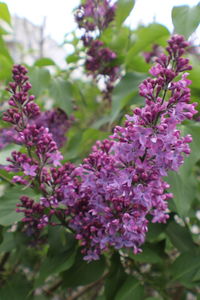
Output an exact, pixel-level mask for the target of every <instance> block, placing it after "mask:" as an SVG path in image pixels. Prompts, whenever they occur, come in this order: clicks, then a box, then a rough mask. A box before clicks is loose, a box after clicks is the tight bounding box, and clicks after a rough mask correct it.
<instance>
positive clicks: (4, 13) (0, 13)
mask: <svg viewBox="0 0 200 300" xmlns="http://www.w3.org/2000/svg"><path fill="white" fill-rule="evenodd" d="M0 19H2V20H4V21H5V22H6V23H8V24H9V25H11V17H10V13H9V10H8V6H7V5H6V4H5V3H2V2H0Z"/></svg>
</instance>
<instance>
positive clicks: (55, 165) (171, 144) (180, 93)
mask: <svg viewBox="0 0 200 300" xmlns="http://www.w3.org/2000/svg"><path fill="white" fill-rule="evenodd" d="M187 46H188V43H187V42H186V41H185V40H184V38H183V37H182V36H179V35H174V36H172V38H171V39H170V40H169V41H168V46H167V48H166V50H167V53H168V54H167V55H166V54H160V55H159V56H158V57H157V59H156V64H155V66H153V67H152V68H151V69H150V71H149V72H150V74H151V75H152V76H153V77H149V78H147V79H146V80H144V81H143V82H142V83H141V84H140V87H139V92H140V95H141V96H142V97H144V98H145V106H144V107H142V108H136V109H134V111H133V115H132V116H131V115H127V116H126V122H125V125H124V127H121V126H116V127H115V129H114V133H113V135H112V136H111V137H110V139H106V140H104V141H98V142H97V143H96V145H95V146H93V149H92V152H91V154H90V155H89V156H88V157H87V158H85V159H84V161H83V164H81V165H80V166H78V167H77V166H75V165H73V164H71V163H66V164H64V165H63V166H62V165H61V160H62V155H61V153H60V152H59V150H58V145H57V144H62V139H61V141H60V139H59V142H57V143H56V142H55V141H54V138H53V136H54V133H53V132H52V133H50V131H51V130H49V125H48V121H46V119H45V118H46V117H47V119H48V120H49V116H48V114H51V116H52V113H46V115H44V114H43V115H42V114H41V112H40V109H39V107H38V106H37V104H36V103H34V102H33V100H34V97H33V96H29V95H28V91H29V90H30V88H31V85H30V83H29V82H28V77H27V76H26V73H27V70H26V69H25V68H24V67H23V66H20V65H17V66H14V68H13V79H14V82H13V83H10V84H9V89H8V90H9V91H10V92H11V94H12V95H11V98H10V100H9V104H10V106H11V108H10V109H8V110H7V112H5V113H4V116H3V119H4V121H7V122H9V123H11V124H13V125H14V128H15V130H16V132H17V133H18V142H20V143H21V144H22V145H24V146H25V148H26V153H22V152H16V151H15V152H13V153H12V157H11V158H8V161H9V162H10V164H9V165H7V166H5V170H7V171H9V172H14V173H19V172H20V173H19V174H20V175H19V174H17V175H15V176H14V177H13V181H14V182H15V183H21V184H23V185H28V186H30V187H32V188H33V189H39V191H40V193H41V194H42V196H41V198H40V201H39V202H38V203H35V202H34V200H33V199H30V198H29V197H27V196H22V197H21V203H20V204H18V209H17V211H19V212H23V213H24V215H25V218H24V219H22V221H23V222H25V224H26V225H25V227H26V229H27V230H30V228H31V227H32V228H37V229H42V228H44V227H45V226H46V225H53V226H57V225H62V226H64V227H67V228H69V229H71V230H72V231H73V232H74V233H75V237H76V239H77V240H79V242H80V245H81V246H82V253H83V254H84V259H85V260H88V261H91V260H97V259H99V256H100V255H101V253H102V252H104V251H107V250H108V249H110V248H114V249H117V250H119V249H122V248H125V249H129V248H130V249H132V251H133V252H134V253H135V254H136V253H138V252H140V251H141V248H140V246H141V245H142V244H143V243H144V241H145V235H146V232H147V231H148V223H149V222H153V223H155V222H164V223H165V222H166V220H167V219H168V204H167V201H168V199H170V198H172V197H173V195H172V194H171V193H169V192H168V191H167V190H168V188H169V184H168V183H166V182H165V181H164V180H163V177H164V176H167V174H168V171H170V170H173V171H175V172H176V171H178V169H179V167H180V166H181V165H182V164H183V162H184V154H186V155H188V154H189V153H190V148H189V145H188V144H189V143H190V142H191V141H192V138H191V136H190V135H186V136H184V137H182V136H181V132H180V130H178V129H177V125H178V124H180V123H181V122H183V121H184V120H186V119H192V118H193V115H194V114H195V113H196V110H195V106H196V103H190V89H189V88H188V86H189V85H190V83H191V81H190V80H189V79H187V75H188V74H187V73H183V72H184V71H187V70H191V66H190V65H189V60H188V59H186V58H183V57H182V56H183V54H184V52H185V48H186V47H187ZM107 53H109V50H107ZM106 55H107V54H106ZM93 68H96V67H95V64H94V66H93ZM180 74H182V75H181V77H180V76H179V75H180ZM57 113H58V112H57ZM33 117H34V118H36V119H35V120H36V122H35V123H34V122H30V120H32V119H33ZM57 122H58V126H59V124H60V123H59V122H60V120H59V121H57ZM61 123H62V121H61ZM44 126H46V127H44ZM56 138H57V137H56ZM58 138H59V137H58ZM21 174H22V175H21ZM53 216H54V217H56V219H57V220H58V221H57V222H55V221H53V220H52V217H53Z"/></svg>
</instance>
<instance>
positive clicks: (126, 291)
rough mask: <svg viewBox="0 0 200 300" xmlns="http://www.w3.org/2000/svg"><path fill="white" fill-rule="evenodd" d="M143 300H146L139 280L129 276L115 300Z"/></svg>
mask: <svg viewBox="0 0 200 300" xmlns="http://www.w3.org/2000/svg"><path fill="white" fill-rule="evenodd" d="M133 299H134V300H141V299H144V289H143V286H142V285H141V284H140V283H139V281H138V280H137V279H135V278H134V277H133V276H130V275H129V276H128V278H127V279H126V281H125V282H124V283H123V285H122V286H121V288H120V289H119V291H118V293H117V295H116V297H115V300H133Z"/></svg>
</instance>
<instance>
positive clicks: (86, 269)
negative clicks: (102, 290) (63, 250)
mask: <svg viewBox="0 0 200 300" xmlns="http://www.w3.org/2000/svg"><path fill="white" fill-rule="evenodd" d="M104 269H105V260H104V258H103V257H102V258H101V259H100V260H97V261H92V262H90V263H88V262H86V261H84V260H83V257H82V255H80V254H79V253H78V254H77V256H76V261H75V263H74V265H73V266H72V267H71V268H70V269H69V270H67V271H65V272H63V275H62V276H63V279H64V286H65V287H75V286H78V285H86V284H89V283H90V282H93V281H96V280H97V279H98V278H99V277H101V276H102V274H103V272H104Z"/></svg>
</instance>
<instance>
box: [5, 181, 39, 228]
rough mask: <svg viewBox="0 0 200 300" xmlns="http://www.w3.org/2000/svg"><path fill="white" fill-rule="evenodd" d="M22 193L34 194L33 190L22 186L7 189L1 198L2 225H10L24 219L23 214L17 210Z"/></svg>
mask: <svg viewBox="0 0 200 300" xmlns="http://www.w3.org/2000/svg"><path fill="white" fill-rule="evenodd" d="M22 195H30V196H31V195H33V192H32V190H30V189H26V190H22V188H21V187H13V188H8V189H6V192H5V194H4V195H3V196H2V197H1V198H0V225H3V226H8V225H11V224H13V223H15V222H17V221H19V220H21V219H22V216H23V215H22V214H21V213H17V212H16V204H17V203H19V202H20V201H19V198H20V196H22Z"/></svg>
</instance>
